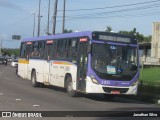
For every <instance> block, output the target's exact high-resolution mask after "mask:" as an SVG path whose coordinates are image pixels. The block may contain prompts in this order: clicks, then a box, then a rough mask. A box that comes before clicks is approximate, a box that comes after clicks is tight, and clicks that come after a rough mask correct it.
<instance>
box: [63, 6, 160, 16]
mask: <svg viewBox="0 0 160 120" xmlns="http://www.w3.org/2000/svg"><path fill="white" fill-rule="evenodd" d="M159 6H160V5H157V4H152V5H146V6H139V7H134V8H126V9H121V10H114V11H108V12H98V13H92V14H83V15H75V16H73V17H70V16H66V17H68V18H81V17H88V16H93V15H98V16H99V15H103V14H111V13H121V12H129V11H137V10H144V9H150V8H155V7H159Z"/></svg>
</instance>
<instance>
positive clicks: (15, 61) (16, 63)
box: [11, 59, 18, 67]
mask: <svg viewBox="0 0 160 120" xmlns="http://www.w3.org/2000/svg"><path fill="white" fill-rule="evenodd" d="M11 66H13V67H17V66H18V59H14V60H13V61H12V62H11Z"/></svg>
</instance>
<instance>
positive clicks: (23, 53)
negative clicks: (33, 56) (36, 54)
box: [20, 43, 26, 58]
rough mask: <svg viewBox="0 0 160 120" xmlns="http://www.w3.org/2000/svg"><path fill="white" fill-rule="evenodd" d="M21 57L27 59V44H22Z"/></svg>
mask: <svg viewBox="0 0 160 120" xmlns="http://www.w3.org/2000/svg"><path fill="white" fill-rule="evenodd" d="M20 57H22V58H24V57H26V43H21V51H20Z"/></svg>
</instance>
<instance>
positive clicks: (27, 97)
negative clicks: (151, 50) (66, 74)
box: [0, 65, 160, 120]
mask: <svg viewBox="0 0 160 120" xmlns="http://www.w3.org/2000/svg"><path fill="white" fill-rule="evenodd" d="M15 71H16V69H15V68H13V67H11V66H10V65H8V66H7V67H5V66H3V65H0V111H160V105H154V104H148V103H144V102H140V101H134V100H129V99H125V98H121V97H115V98H114V99H113V100H108V99H106V98H104V97H103V96H101V95H80V96H78V97H74V98H72V97H69V96H68V95H67V93H66V92H65V90H64V89H61V88H57V87H53V86H45V87H40V88H34V87H32V85H31V81H30V80H26V79H22V78H21V77H17V75H16V74H15ZM132 118H133V117H132ZM159 118H160V117H159ZM7 119H10V118H5V119H4V118H0V120H7ZM14 119H15V120H17V119H18V118H14ZM20 119H22V118H20ZM24 119H26V120H28V119H29V118H23V120H24ZM30 119H41V120H43V119H44V118H30ZM45 119H52V120H53V118H45ZM57 119H63V120H66V117H62V118H60V117H58V118H57ZM67 119H72V120H74V119H75V118H74V117H72V116H68V117H67ZM76 119H82V117H76ZM83 119H96V120H103V119H105V118H98V117H93V118H91V117H83ZM110 119H113V118H110ZM115 119H117V120H119V119H121V118H115ZM136 119H137V118H136ZM149 119H151V118H149ZM156 119H158V118H156ZM12 120H13V118H12Z"/></svg>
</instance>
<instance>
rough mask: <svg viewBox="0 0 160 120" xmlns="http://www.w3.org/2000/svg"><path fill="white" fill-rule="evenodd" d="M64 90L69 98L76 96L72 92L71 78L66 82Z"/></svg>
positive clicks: (74, 92) (73, 91) (75, 93)
mask: <svg viewBox="0 0 160 120" xmlns="http://www.w3.org/2000/svg"><path fill="white" fill-rule="evenodd" d="M66 89H67V93H68V95H69V96H71V97H75V96H76V95H77V92H76V91H75V90H73V82H72V78H71V77H68V78H67V80H66Z"/></svg>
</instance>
